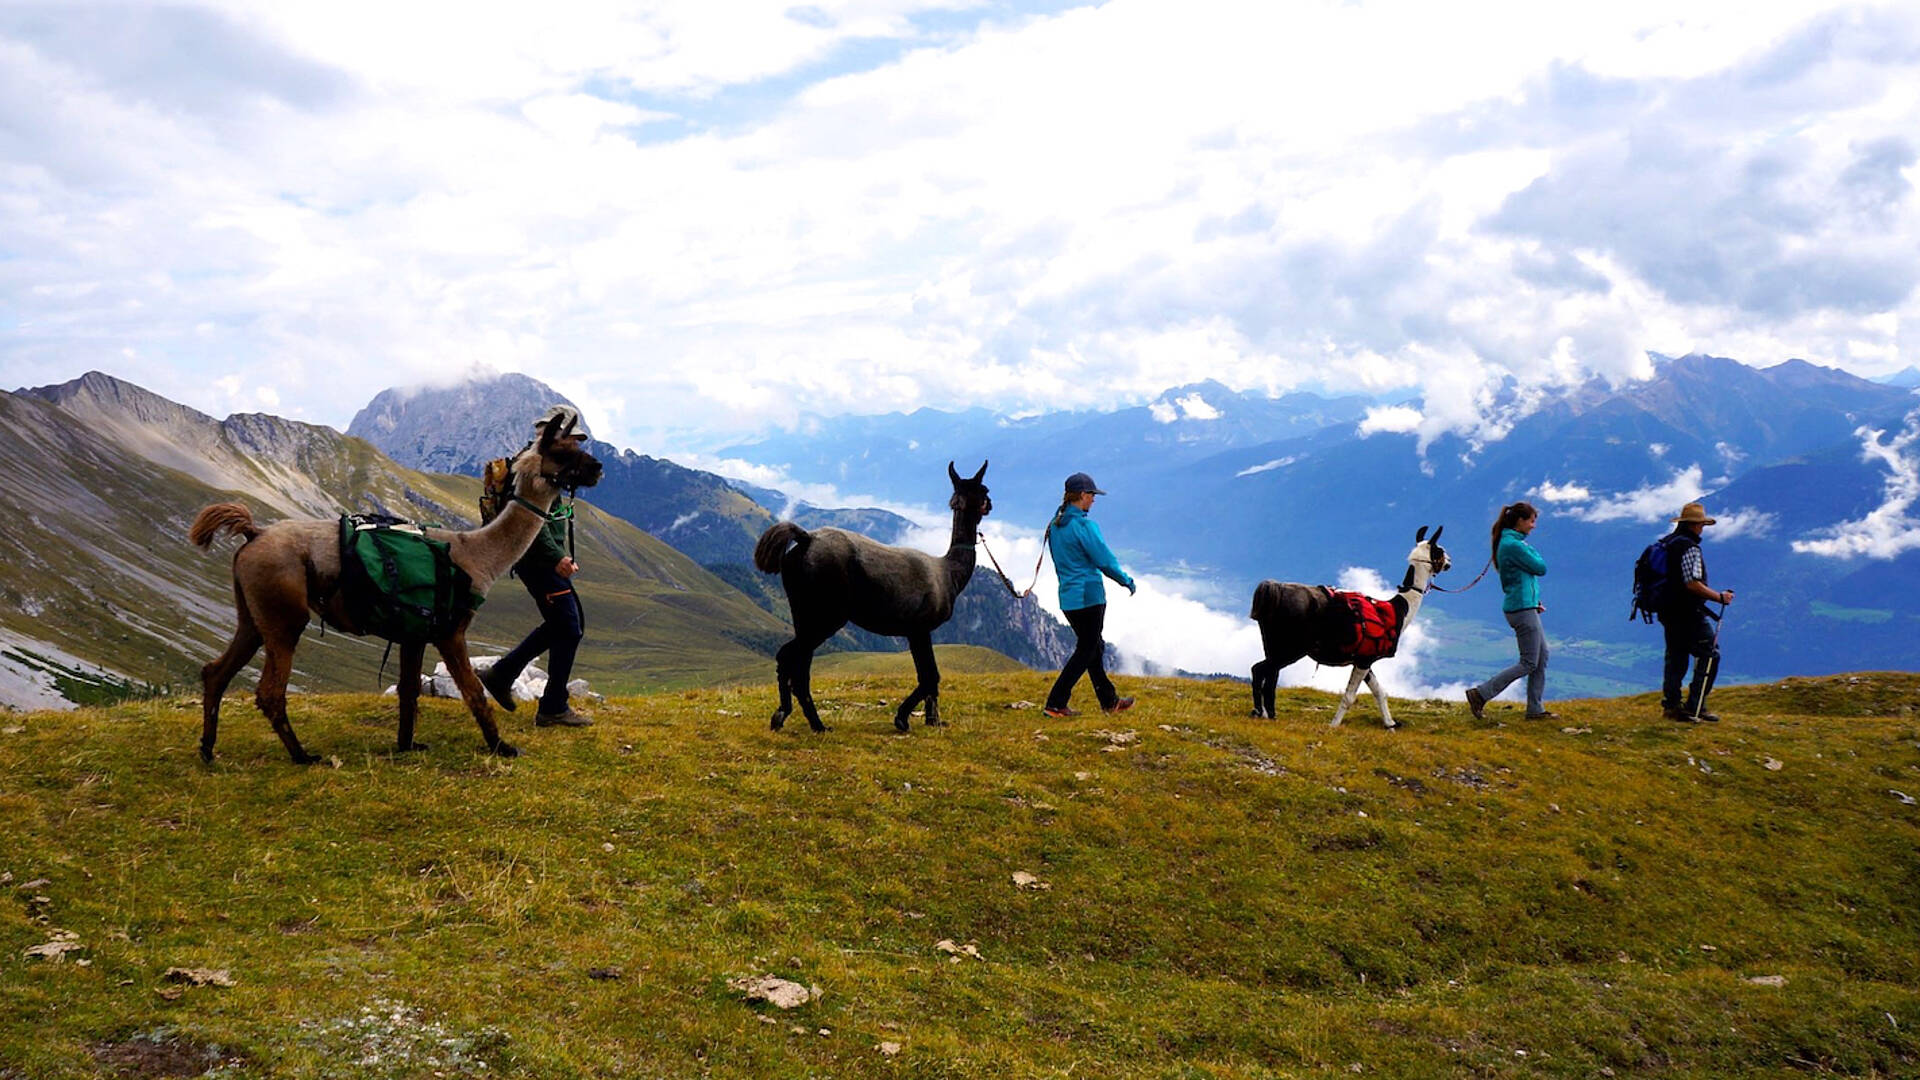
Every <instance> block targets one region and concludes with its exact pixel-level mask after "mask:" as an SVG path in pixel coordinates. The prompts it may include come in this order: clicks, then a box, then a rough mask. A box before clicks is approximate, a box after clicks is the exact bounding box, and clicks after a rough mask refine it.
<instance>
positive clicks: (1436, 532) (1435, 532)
mask: <svg viewBox="0 0 1920 1080" xmlns="http://www.w3.org/2000/svg"><path fill="white" fill-rule="evenodd" d="M1446 531H1447V527H1446V526H1445V525H1442V526H1440V527H1439V528H1437V529H1435V530H1433V542H1434V543H1436V544H1437V543H1439V542H1440V534H1441V533H1443V532H1446Z"/></svg>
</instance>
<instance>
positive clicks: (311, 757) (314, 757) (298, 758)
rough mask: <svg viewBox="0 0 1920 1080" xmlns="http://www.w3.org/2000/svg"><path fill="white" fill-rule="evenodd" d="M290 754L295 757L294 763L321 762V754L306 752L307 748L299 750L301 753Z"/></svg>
mask: <svg viewBox="0 0 1920 1080" xmlns="http://www.w3.org/2000/svg"><path fill="white" fill-rule="evenodd" d="M289 756H291V757H292V758H293V763H294V764H295V765H318V764H320V755H319V754H309V753H307V752H306V751H305V750H302V751H300V752H299V753H297V754H292V755H289Z"/></svg>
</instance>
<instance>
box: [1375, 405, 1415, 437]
mask: <svg viewBox="0 0 1920 1080" xmlns="http://www.w3.org/2000/svg"><path fill="white" fill-rule="evenodd" d="M1425 419H1426V417H1424V416H1422V415H1421V413H1420V410H1419V409H1416V408H1414V407H1413V406H1411V405H1379V406H1375V407H1373V408H1371V409H1368V410H1367V415H1366V416H1365V417H1364V418H1362V419H1361V421H1360V434H1361V435H1362V436H1366V435H1377V434H1379V433H1381V432H1389V433H1392V434H1406V433H1408V432H1412V431H1418V430H1420V424H1421V422H1422V421H1423V420H1425Z"/></svg>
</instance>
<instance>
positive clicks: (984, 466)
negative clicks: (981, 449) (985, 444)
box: [973, 459, 987, 484]
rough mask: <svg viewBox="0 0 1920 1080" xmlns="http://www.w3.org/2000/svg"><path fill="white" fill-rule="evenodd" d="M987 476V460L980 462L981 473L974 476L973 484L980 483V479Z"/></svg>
mask: <svg viewBox="0 0 1920 1080" xmlns="http://www.w3.org/2000/svg"><path fill="white" fill-rule="evenodd" d="M985 475H987V463H986V461H985V459H982V460H981V462H980V471H979V472H977V473H974V474H973V482H974V483H976V484H977V483H979V482H980V478H981V477H983V476H985Z"/></svg>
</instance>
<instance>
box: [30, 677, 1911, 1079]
mask: <svg viewBox="0 0 1920 1080" xmlns="http://www.w3.org/2000/svg"><path fill="white" fill-rule="evenodd" d="M823 659H824V658H823ZM1853 678H1854V679H1855V680H1857V681H1849V680H1848V678H1846V677H1842V678H1837V679H1825V680H1811V679H1810V680H1792V681H1790V682H1789V683H1786V684H1776V685H1764V686H1752V687H1737V688H1730V689H1727V690H1724V691H1722V692H1721V693H1719V694H1716V696H1715V698H1714V706H1715V708H1716V709H1717V710H1718V711H1719V712H1720V713H1721V714H1722V715H1723V716H1725V717H1726V720H1725V721H1724V722H1722V723H1720V724H1717V725H1699V726H1685V725H1677V724H1671V723H1666V722H1663V721H1661V720H1659V719H1658V718H1657V717H1658V709H1657V707H1656V704H1655V702H1654V699H1653V697H1652V696H1641V697H1637V698H1628V699H1619V700H1604V701H1568V702H1564V703H1563V702H1558V701H1556V703H1555V708H1556V710H1558V711H1559V712H1560V713H1561V717H1560V719H1558V720H1557V721H1555V722H1554V724H1552V725H1551V726H1548V725H1539V724H1528V723H1524V722H1522V721H1521V720H1520V719H1519V714H1518V710H1517V709H1510V708H1506V707H1504V706H1503V705H1500V704H1496V705H1495V706H1494V707H1493V708H1492V709H1491V710H1490V711H1489V714H1488V720H1487V721H1486V722H1484V723H1475V722H1474V721H1473V720H1472V719H1471V717H1469V716H1468V715H1467V714H1466V711H1465V709H1464V707H1456V706H1452V705H1446V704H1439V703H1421V702H1412V701H1408V702H1397V703H1396V715H1397V716H1398V717H1399V718H1400V719H1401V720H1403V721H1404V722H1405V723H1406V725H1407V730H1404V731H1401V732H1392V733H1390V732H1386V731H1383V730H1381V729H1380V728H1379V726H1378V722H1377V720H1376V719H1375V717H1374V714H1373V712H1372V709H1371V706H1370V703H1362V704H1361V705H1360V706H1358V707H1357V709H1356V713H1357V715H1354V716H1352V717H1350V719H1349V722H1348V724H1347V725H1346V726H1345V727H1343V728H1340V729H1329V728H1328V727H1327V726H1326V721H1327V719H1328V718H1329V716H1330V715H1331V710H1332V705H1333V700H1332V699H1331V698H1330V697H1328V696H1326V695H1321V694H1316V693H1312V692H1308V691H1287V692H1284V693H1283V696H1282V698H1281V709H1282V717H1281V719H1279V720H1277V721H1254V720H1249V719H1246V718H1245V713H1246V707H1247V702H1246V700H1245V697H1244V695H1245V693H1246V691H1245V688H1244V687H1241V686H1237V685H1235V684H1228V683H1207V682H1190V681H1183V680H1177V679H1124V678H1123V679H1122V680H1121V684H1122V689H1123V691H1124V692H1126V693H1130V694H1134V695H1136V696H1137V697H1138V698H1139V700H1140V705H1139V706H1138V708H1136V709H1135V710H1134V711H1133V712H1130V713H1127V714H1124V715H1121V716H1117V717H1110V716H1102V715H1100V714H1098V713H1093V714H1089V715H1087V716H1084V717H1081V718H1078V719H1075V720H1071V721H1059V720H1050V719H1047V718H1045V717H1043V716H1041V715H1040V714H1039V712H1038V710H1036V709H1031V708H1017V707H1011V706H1014V705H1016V704H1017V703H1020V702H1032V701H1037V700H1039V699H1040V698H1041V696H1042V695H1043V694H1044V693H1045V690H1046V685H1047V679H1048V676H1047V675H1045V674H1043V673H1032V672H1025V673H992V674H961V673H957V672H950V673H949V674H948V677H947V680H946V683H945V685H944V693H943V695H942V704H943V712H944V714H945V715H946V716H947V718H948V719H949V720H950V721H951V726H950V727H948V728H946V729H941V730H928V729H926V728H924V727H916V728H915V729H914V730H913V732H912V733H911V734H910V735H908V736H898V735H895V734H893V733H892V728H891V723H890V721H891V715H892V703H893V702H894V701H896V700H898V698H899V696H900V695H902V694H903V693H905V691H906V689H907V679H906V678H905V677H904V676H900V675H893V674H873V675H848V676H831V675H824V673H823V678H822V679H821V680H820V683H819V695H818V696H819V698H820V700H821V703H822V706H823V712H824V714H825V716H826V718H827V720H828V723H830V724H832V725H833V726H834V730H833V731H831V732H829V733H827V734H825V735H818V736H816V735H812V734H809V733H807V732H806V731H805V729H804V727H800V726H798V725H795V724H789V725H788V729H787V730H786V731H784V732H781V733H778V734H776V733H773V732H770V731H768V730H767V726H766V718H767V716H768V714H769V712H770V711H771V709H772V707H773V704H774V695H773V692H772V690H771V688H770V687H769V686H765V685H756V686H751V687H740V688H734V689H722V690H697V691H684V692H673V693H659V694H654V695H651V696H644V697H632V698H621V699H616V700H615V701H613V702H611V703H609V704H608V705H606V706H604V707H602V708H601V709H600V711H599V714H598V723H597V724H596V725H595V726H594V727H592V728H589V729H585V730H580V731H570V730H551V729H534V728H532V727H531V726H530V725H529V723H528V718H527V716H526V715H525V713H524V710H523V711H522V713H520V714H516V715H513V716H510V717H507V718H506V720H507V724H506V728H507V731H508V734H509V737H510V738H513V739H514V740H515V741H517V742H518V743H519V744H520V745H521V746H522V748H523V749H524V750H525V751H526V752H527V753H526V756H524V757H522V758H520V759H517V760H515V761H511V762H506V761H500V760H496V759H492V758H488V757H484V756H482V755H480V754H478V753H476V750H477V747H478V741H479V740H478V735H477V733H476V731H475V729H474V726H473V724H472V721H471V720H470V719H469V718H467V717H466V716H465V714H464V712H463V711H461V710H460V709H459V708H458V706H456V705H454V704H452V703H448V702H442V701H435V702H430V703H428V705H427V707H426V709H425V717H424V718H423V722H422V727H421V737H422V738H424V739H426V740H427V741H428V742H430V743H431V744H432V749H430V750H428V751H426V752H424V753H420V754H415V755H408V756H404V757H399V758H395V757H392V756H390V755H389V754H388V753H387V752H386V751H387V748H388V746H389V745H390V744H391V741H392V738H393V721H392V714H391V709H392V704H391V702H390V701H383V700H381V699H378V698H375V697H372V696H356V695H339V696H318V697H315V696H301V697H297V698H296V699H295V700H294V703H293V717H294V723H295V725H296V727H297V729H298V730H299V732H300V734H301V736H302V738H303V739H304V740H305V742H306V744H307V746H308V748H309V749H311V750H313V751H315V752H317V753H320V754H323V755H331V756H332V757H333V758H334V759H335V763H334V764H333V765H331V766H328V765H323V766H317V767H312V768H297V767H294V766H291V765H289V764H287V762H286V759H285V756H284V754H283V752H282V751H281V748H280V745H279V743H278V741H277V740H275V739H274V738H273V736H272V734H271V732H270V731H269V730H268V728H267V726H266V724H265V722H264V721H262V720H261V719H260V718H259V716H258V715H257V714H256V713H254V712H253V710H252V708H251V706H250V704H249V703H248V702H247V701H245V699H243V698H241V697H238V696H235V697H232V698H230V699H229V701H228V703H227V710H226V723H225V725H224V727H223V731H222V738H221V742H220V751H221V756H220V758H219V759H217V761H216V763H215V764H214V765H213V766H211V767H205V766H202V765H201V764H200V763H199V761H198V759H197V757H196V756H195V754H194V745H195V742H196V739H197V736H198V731H199V711H198V707H197V703H195V702H193V701H191V700H189V699H169V700H155V701H146V702H138V703H128V704H122V705H118V706H114V707H112V708H106V709H83V710H80V711H78V712H74V713H59V714H56V713H34V714H24V715H13V716H4V717H0V814H4V816H5V820H6V822H7V826H6V833H5V837H6V839H5V842H4V846H0V874H8V875H11V878H10V880H6V881H5V882H4V883H0V1077H4V1078H6V1080H14V1078H27V1077H31V1078H34V1080H40V1078H56V1080H57V1078H63V1077H84V1076H96V1075H116V1074H117V1075H163V1074H164V1075H188V1074H191V1073H192V1072H194V1071H198V1070H201V1069H205V1068H207V1067H209V1066H215V1067H217V1072H216V1073H215V1075H220V1076H226V1077H242V1076H244V1077H255V1076H258V1077H266V1076H272V1077H330V1076H339V1077H349V1076H351V1077H363V1076H364V1077H430V1076H435V1075H447V1076H529V1077H603V1076H604V1077H655V1076H659V1077H679V1076H717V1077H804V1076H862V1077H864V1076H901V1077H1065V1076H1075V1077H1081V1076H1149V1077H1236V1078H1237V1077H1273V1076H1335V1075H1337V1076H1351V1075H1356V1074H1358V1075H1364V1076H1435V1077H1451V1076H1470V1075H1471V1076H1493V1077H1508V1076H1511V1077H1522V1076H1526V1077H1531V1076H1566V1077H1590V1076H1596V1075H1602V1074H1603V1070H1612V1074H1613V1075H1616V1076H1627V1075H1653V1076H1673V1077H1720V1076H1734V1075H1777V1074H1784V1073H1789V1072H1796V1071H1801V1072H1807V1073H1815V1074H1820V1073H1837V1074H1846V1075H1853V1076H1912V1075H1916V1074H1920V1036H1917V1035H1916V1034H1915V1032H1916V1029H1920V932H1917V930H1916V919H1917V918H1920V915H1917V914H1916V908H1915V903H1914V898H1915V897H1916V896H1920V808H1916V807H1913V806H1908V805H1905V804H1903V803H1902V802H1901V801H1899V800H1898V799H1897V798H1895V797H1894V796H1893V795H1891V794H1890V793H1889V792H1890V789H1892V790H1900V791H1904V792H1906V793H1908V794H1920V756H1917V755H1916V749H1920V720H1916V718H1915V716H1914V709H1915V706H1916V705H1920V677H1916V676H1913V675H1884V674H1870V675H1860V676H1855V677H1853ZM1083 694H1084V688H1083ZM796 727H799V730H795V728H796ZM1563 729H1566V730H1563ZM1128 733H1132V735H1131V737H1129V735H1128ZM1774 765H1777V766H1778V767H1777V768H1776V767H1773V766H1774ZM1017 871H1024V872H1027V873H1031V874H1033V875H1035V876H1036V877H1037V878H1038V879H1039V880H1040V881H1041V882H1043V883H1045V884H1046V885H1047V886H1048V888H1046V889H1044V890H1041V889H1023V888H1019V887H1016V885H1015V884H1014V882H1013V877H1012V875H1013V874H1014V873H1015V872H1017ZM41 879H44V880H43V881H42V880H41ZM29 882H39V883H37V884H33V885H32V886H31V887H30V888H28V887H23V886H24V885H26V884H27V883H29ZM42 898H44V899H42ZM58 930H64V931H68V932H71V933H72V934H73V935H75V936H76V938H77V940H78V942H79V943H80V945H81V946H82V948H81V949H80V950H79V951H77V952H74V953H71V954H69V955H68V957H67V959H66V961H65V962H61V963H55V962H51V961H48V960H43V959H39V958H29V957H27V956H26V955H25V951H26V950H27V949H28V948H30V947H33V946H37V945H40V944H42V943H44V942H47V941H49V940H50V939H52V938H53V937H54V936H55V933H56V931H58ZM943 940H944V941H951V942H953V943H955V945H956V946H960V947H964V946H973V947H974V948H975V949H976V950H977V951H978V953H979V957H980V958H979V959H974V958H972V957H970V956H961V957H960V958H959V959H958V960H957V961H956V960H955V958H954V957H953V956H952V955H950V954H948V953H946V952H943V951H941V950H940V949H938V948H937V944H938V943H939V942H942V941H943ZM79 960H85V961H87V963H86V965H85V966H81V965H80V964H79V963H78V961H79ZM175 966H178V967H183V968H218V969H226V970H227V971H229V972H230V973H231V976H232V978H233V980H234V983H235V985H233V986H232V987H230V988H224V989H223V988H219V987H214V986H187V985H180V984H172V983H168V982H166V981H165V980H164V978H163V975H164V973H165V972H166V971H167V969H168V968H170V967H175ZM757 973H773V974H777V975H781V976H783V977H786V978H791V979H794V980H796V981H799V982H801V983H804V984H814V985H818V986H819V987H820V988H821V989H822V990H823V991H824V996H823V997H822V998H821V999H819V1000H818V1001H815V1002H813V1003H811V1004H808V1005H805V1006H803V1007H801V1008H799V1009H796V1010H793V1011H791V1012H780V1011H779V1010H777V1009H774V1008H772V1007H771V1006H768V1005H765V1004H750V1003H748V1002H746V1001H743V1000H742V999H741V998H740V995H739V994H737V993H736V992H734V991H732V990H730V989H729V988H728V986H727V980H728V979H729V978H730V977H733V976H738V975H746V974H757ZM1765 976H1781V977H1783V978H1784V980H1785V981H1784V985H1778V986H1774V985H1762V984H1758V983H1754V982H1751V981H1749V980H1750V979H1753V978H1757V977H1765ZM881 1043H897V1044H899V1046H900V1050H899V1053H898V1054H897V1055H896V1056H891V1057H888V1056H883V1055H882V1054H881V1053H880V1052H879V1050H878V1049H877V1047H878V1046H879V1045H880V1044H881ZM171 1061H188V1062H191V1064H190V1065H188V1066H184V1068H186V1069H187V1071H186V1072H182V1071H178V1067H176V1071H173V1072H170V1073H169V1072H163V1066H166V1063H167V1062H171ZM222 1063H224V1064H222ZM1356 1065H1357V1066H1359V1069H1358V1070H1357V1072H1356V1070H1355V1069H1354V1066H1356ZM116 1070H118V1072H117V1073H116Z"/></svg>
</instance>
